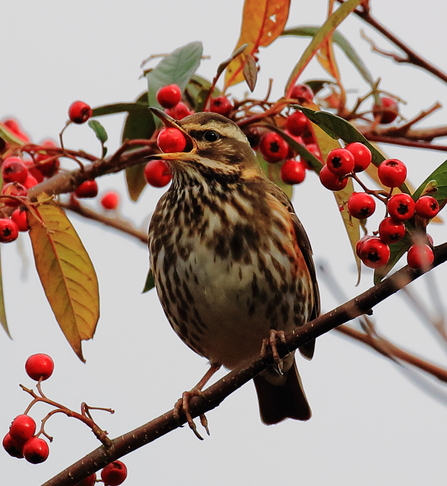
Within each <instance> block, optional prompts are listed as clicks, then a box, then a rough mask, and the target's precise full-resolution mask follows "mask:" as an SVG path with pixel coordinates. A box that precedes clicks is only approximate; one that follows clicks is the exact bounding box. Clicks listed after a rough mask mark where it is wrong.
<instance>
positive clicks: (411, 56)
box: [338, 0, 447, 83]
mask: <svg viewBox="0 0 447 486" xmlns="http://www.w3.org/2000/svg"><path fill="white" fill-rule="evenodd" d="M338 1H339V3H343V0H338ZM354 13H355V14H356V15H357V16H358V17H360V18H361V19H362V20H363V21H364V22H366V23H367V24H368V25H370V26H371V27H373V28H374V29H376V30H377V31H378V32H380V33H381V34H382V35H383V36H384V37H385V38H387V39H388V40H389V41H390V42H392V43H393V44H394V45H395V46H396V47H398V48H399V49H400V50H401V51H402V52H404V53H405V55H406V57H401V56H398V55H395V54H390V53H383V52H382V54H386V55H388V56H391V57H392V58H393V59H394V60H395V61H396V62H399V63H406V64H412V65H414V66H418V67H420V68H422V69H424V70H425V71H427V72H429V73H431V74H433V75H434V76H436V77H437V78H439V79H440V80H441V81H443V82H444V83H447V74H446V73H444V72H443V71H441V70H440V69H438V68H437V67H435V66H433V64H431V63H430V62H428V61H427V60H425V59H424V58H423V57H422V56H420V55H419V54H417V53H416V52H415V51H414V50H413V49H411V48H410V47H409V46H407V44H405V42H403V41H402V40H400V39H399V38H398V37H397V36H395V35H394V34H393V33H392V32H390V31H389V30H388V29H387V28H386V27H385V26H384V25H382V24H381V23H380V22H379V21H378V20H376V19H375V18H374V17H373V16H372V15H371V9H370V8H369V7H366V8H358V9H356V10H354Z"/></svg>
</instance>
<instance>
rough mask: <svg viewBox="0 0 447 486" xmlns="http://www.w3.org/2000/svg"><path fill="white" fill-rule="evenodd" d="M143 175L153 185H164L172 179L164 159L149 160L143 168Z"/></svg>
mask: <svg viewBox="0 0 447 486" xmlns="http://www.w3.org/2000/svg"><path fill="white" fill-rule="evenodd" d="M144 177H146V181H147V183H148V184H150V185H151V186H154V187H164V186H166V185H167V184H169V182H171V179H172V172H171V169H170V168H169V165H168V164H167V163H166V162H165V161H164V160H151V161H150V162H148V163H147V164H146V167H145V168H144Z"/></svg>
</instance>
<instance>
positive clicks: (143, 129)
mask: <svg viewBox="0 0 447 486" xmlns="http://www.w3.org/2000/svg"><path fill="white" fill-rule="evenodd" d="M132 105H135V106H141V107H144V109H136V110H132V111H129V114H128V115H127V117H126V120H125V122H124V128H123V134H122V137H121V138H122V142H123V143H124V142H125V141H126V140H140V139H141V140H149V139H150V138H152V135H153V134H154V131H155V122H154V117H153V116H152V113H151V112H150V110H149V109H148V104H147V91H146V92H144V93H142V94H141V95H140V96H139V97H138V98H137V100H136V102H135V103H132ZM133 148H135V147H133ZM144 167H145V163H144V162H143V161H142V163H141V164H140V165H134V166H132V167H127V168H126V183H127V190H128V192H129V197H130V198H131V199H132V201H137V200H138V198H139V197H140V195H141V193H142V192H143V190H144V188H145V187H146V186H147V183H146V179H145V178H144Z"/></svg>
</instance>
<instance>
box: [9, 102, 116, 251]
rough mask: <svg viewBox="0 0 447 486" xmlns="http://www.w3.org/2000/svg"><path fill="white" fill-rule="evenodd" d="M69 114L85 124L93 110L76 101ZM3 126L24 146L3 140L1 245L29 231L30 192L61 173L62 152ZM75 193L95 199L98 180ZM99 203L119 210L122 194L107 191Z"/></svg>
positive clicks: (17, 128)
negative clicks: (38, 143)
mask: <svg viewBox="0 0 447 486" xmlns="http://www.w3.org/2000/svg"><path fill="white" fill-rule="evenodd" d="M68 115H69V119H70V121H71V122H73V123H77V124H80V123H85V122H86V121H87V120H88V119H89V118H90V117H91V116H92V109H91V108H90V106H89V105H87V104H86V103H84V102H82V101H75V102H74V103H72V104H71V105H70V107H69V110H68ZM2 125H3V126H4V127H6V128H7V129H8V130H9V131H10V132H12V134H13V135H14V136H16V137H17V138H19V139H20V140H21V141H23V142H24V143H25V145H24V146H22V147H21V148H19V147H17V146H10V145H9V144H8V143H6V142H5V141H4V140H3V139H0V142H1V143H2V144H1V147H0V171H1V172H0V173H1V182H0V187H1V190H0V243H10V242H11V241H14V240H16V239H17V237H18V235H19V232H27V231H28V230H29V226H28V221H27V213H28V211H27V205H28V204H29V199H28V190H29V189H31V188H32V187H34V186H35V185H37V184H39V183H40V182H42V181H44V180H45V179H47V178H50V177H52V176H54V175H55V174H56V173H57V172H58V171H59V169H60V160H59V157H60V155H61V153H62V149H61V148H60V147H58V146H57V145H56V144H55V143H54V142H53V141H51V140H44V141H43V142H42V143H41V144H40V145H34V144H31V143H30V140H29V138H28V136H27V135H26V134H25V133H24V132H23V130H22V129H21V127H20V126H19V124H18V123H17V122H16V121H14V120H5V121H4V122H2ZM73 194H74V195H75V196H76V197H79V198H93V197H96V196H97V195H98V184H97V182H96V181H95V180H88V181H85V182H83V183H81V184H80V185H79V186H78V187H77V188H76V190H75V191H74V193H73ZM100 203H101V206H102V207H103V208H104V209H106V210H116V209H117V207H118V205H119V195H118V194H117V193H116V192H115V191H108V192H106V193H104V194H103V195H102V197H101V200H100Z"/></svg>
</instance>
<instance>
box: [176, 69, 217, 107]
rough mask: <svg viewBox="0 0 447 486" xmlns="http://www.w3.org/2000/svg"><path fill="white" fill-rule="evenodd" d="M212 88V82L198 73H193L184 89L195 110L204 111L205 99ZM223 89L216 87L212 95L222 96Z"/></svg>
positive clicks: (185, 95) (189, 102) (187, 99)
mask: <svg viewBox="0 0 447 486" xmlns="http://www.w3.org/2000/svg"><path fill="white" fill-rule="evenodd" d="M210 89H211V82H210V81H208V80H207V79H205V78H202V77H201V76H199V75H197V74H193V75H192V76H191V79H190V80H189V81H188V84H187V85H186V88H185V91H184V97H185V99H186V101H187V102H188V104H189V105H190V106H191V107H192V108H193V109H194V111H203V108H204V105H205V101H206V99H207V97H208V93H209V91H210ZM220 95H221V91H220V90H219V89H218V88H216V87H214V89H213V92H212V93H211V96H212V97H215V96H220Z"/></svg>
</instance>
